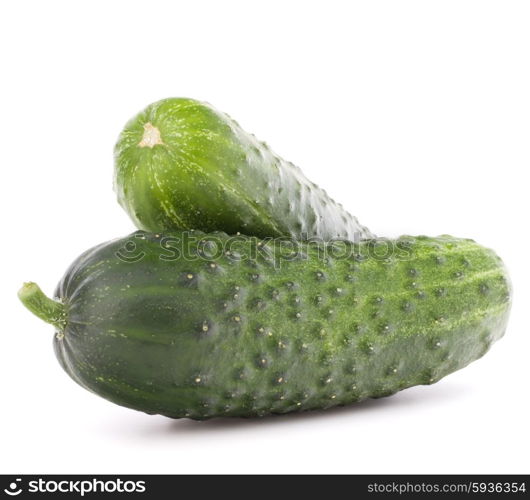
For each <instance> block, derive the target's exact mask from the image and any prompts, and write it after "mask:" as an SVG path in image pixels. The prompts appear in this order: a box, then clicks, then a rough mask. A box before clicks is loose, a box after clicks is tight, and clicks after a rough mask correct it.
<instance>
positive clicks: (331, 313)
mask: <svg viewBox="0 0 530 500" xmlns="http://www.w3.org/2000/svg"><path fill="white" fill-rule="evenodd" d="M510 294H511V287H510V283H509V280H508V276H507V273H506V270H505V268H504V266H503V264H502V262H501V261H500V259H499V257H497V256H496V255H495V254H494V253H493V252H492V251H491V250H488V249H485V248H483V247H481V246H479V245H478V244H476V243H474V242H473V241H471V240H463V239H457V238H452V237H450V236H442V237H438V238H428V237H408V236H407V237H401V238H399V239H397V240H393V241H392V240H373V241H366V242H360V243H350V242H333V243H329V244H323V243H320V244H316V243H308V242H295V241H292V242H291V243H290V244H289V245H285V242H283V244H282V243H281V242H278V241H277V240H275V241H270V240H269V241H263V240H258V239H256V238H252V237H245V236H239V237H237V238H234V237H228V236H227V235H226V234H224V233H211V234H204V233H201V232H197V231H191V232H188V231H180V232H174V233H172V234H168V235H160V234H151V233H145V232H143V231H139V232H136V233H133V234H132V235H130V236H128V237H126V238H123V239H118V240H114V241H111V242H108V243H104V244H102V245H100V246H97V247H95V248H94V249H92V250H89V251H88V252H86V253H84V254H83V255H81V256H80V257H79V258H78V259H77V260H76V261H75V262H74V263H73V264H72V265H71V267H70V268H69V270H68V271H67V272H66V274H65V275H64V277H63V279H62V280H61V282H60V283H59V285H58V288H57V290H56V292H55V300H52V299H50V298H47V297H45V296H44V294H43V293H42V291H41V290H40V289H39V287H38V286H37V285H35V284H34V283H27V284H25V285H24V286H23V288H22V289H21V291H20V292H19V296H20V298H21V300H22V302H23V303H24V304H25V305H26V306H27V307H28V308H29V309H30V310H31V311H33V312H34V313H35V314H37V315H38V316H39V317H41V318H43V319H44V320H46V321H47V322H49V323H51V324H52V325H54V326H55V328H56V334H55V337H54V346H55V352H56V355H57V357H58V359H59V362H60V363H61V365H62V367H63V368H64V369H65V370H66V372H67V373H68V374H69V375H70V376H71V377H72V378H73V379H74V380H75V381H76V382H78V383H79V384H80V385H82V386H83V387H85V388H87V389H89V390H91V391H93V392H94V393H96V394H99V395H100V396H103V397H104V398H107V399H108V400H110V401H113V402H114V403H117V404H119V405H123V406H126V407H129V408H134V409H136V410H141V411H144V412H146V413H150V414H155V413H156V414H162V415H166V416H168V417H172V418H181V417H189V418H192V419H206V418H210V417H218V416H234V417H250V416H262V415H266V414H272V413H286V412H292V411H302V410H312V409H321V408H328V407H331V406H335V405H345V404H349V403H352V402H355V401H360V400H362V399H365V398H376V397H382V396H387V395H390V394H393V393H395V392H396V391H399V390H401V389H405V388H407V387H411V386H414V385H417V384H432V383H433V382H436V381H438V380H439V379H441V378H442V377H444V376H446V375H447V374H449V373H451V372H454V371H455V370H458V369H460V368H462V367H464V366H466V365H467V364H468V363H470V362H471V361H473V360H475V359H478V358H480V357H481V356H482V355H483V354H485V353H486V351H487V350H488V349H489V347H490V346H491V344H492V343H493V342H494V341H496V340H497V339H499V338H500V337H501V336H502V335H503V334H504V331H505V327H506V322H507V319H508V313H509V309H510Z"/></svg>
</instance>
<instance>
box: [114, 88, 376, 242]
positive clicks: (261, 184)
mask: <svg viewBox="0 0 530 500" xmlns="http://www.w3.org/2000/svg"><path fill="white" fill-rule="evenodd" d="M148 123H150V124H151V125H153V126H155V127H157V128H158V129H159V131H160V135H161V139H162V142H163V143H164V144H157V145H155V146H154V147H152V148H151V147H140V145H139V143H140V142H141V141H142V137H143V134H144V126H145V125H146V124H148ZM114 186H115V191H116V193H117V196H118V201H119V203H120V205H121V206H122V207H123V208H124V209H125V211H126V212H127V213H128V214H129V216H130V217H131V218H132V220H133V222H134V223H135V225H136V226H137V227H138V228H139V229H144V230H147V231H152V232H164V231H168V230H175V229H198V230H202V231H217V230H221V231H224V232H226V233H228V234H236V233H238V232H241V233H243V234H247V235H249V236H257V237H260V238H267V237H279V236H285V237H292V238H296V239H311V238H318V239H323V240H325V241H327V240H331V239H348V240H351V241H358V240H360V239H367V238H371V237H373V235H372V234H371V233H370V231H368V229H366V228H365V227H364V226H361V225H360V224H359V222H358V221H357V219H356V218H355V217H353V216H352V215H350V214H349V213H348V212H346V210H344V208H343V207H342V205H340V204H338V203H336V202H335V201H334V200H332V199H331V198H330V197H329V196H328V195H327V194H326V192H325V191H323V190H322V189H320V188H319V187H318V186H316V185H315V184H313V183H312V182H310V181H309V180H308V179H307V178H306V177H305V176H304V174H303V173H302V172H301V170H300V169H299V168H298V167H295V166H294V165H293V164H292V163H290V162H287V161H285V160H283V159H281V158H280V157H278V156H277V155H275V154H274V153H273V152H272V151H271V150H270V149H269V147H268V146H267V145H266V144H265V143H263V142H260V141H258V140H257V139H256V138H255V137H254V136H253V135H251V134H248V133H247V132H245V131H244V130H243V129H242V128H241V127H240V126H239V125H238V124H237V123H236V122H235V121H234V120H232V119H231V118H230V117H229V116H227V115H226V114H224V113H221V112H219V111H217V110H216V109H215V108H213V107H212V106H211V105H210V104H208V103H203V102H199V101H196V100H193V99H185V98H170V99H164V100H162V101H158V102H155V103H153V104H151V105H149V106H148V107H147V108H146V109H145V110H143V111H142V112H140V113H139V114H138V115H137V116H136V117H134V118H133V119H132V120H130V121H129V122H128V123H127V125H126V126H125V129H124V130H123V132H122V133H121V135H120V137H119V140H118V142H117V144H116V147H115V177H114Z"/></svg>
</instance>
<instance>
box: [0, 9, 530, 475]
mask: <svg viewBox="0 0 530 500" xmlns="http://www.w3.org/2000/svg"><path fill="white" fill-rule="evenodd" d="M529 26H530V4H529V3H528V2H524V1H500V0H499V1H487V0H480V1H465V0H458V1H451V0H444V1H425V0H420V1H362V2H359V1H343V2H339V1H332V0H326V1H321V2H311V1H307V0H306V1H300V2H297V1H286V0H282V1H273V0H268V1H266V2H265V1H263V2H256V1H254V2H252V1H251V2H249V1H246V2H243V1H240V2H236V1H227V0H225V1H221V2H220V1H208V2H207V1H194V2H191V1H186V2H183V1H167V2H164V1H156V0H149V1H145V0H144V1H141V2H140V1H131V0H127V1H94V0H92V1H90V2H88V1H85V2H71V1H54V0H48V1H46V2H42V1H33V2H30V1H24V0H22V1H17V2H3V3H2V7H1V9H0V50H1V62H0V64H1V68H2V70H1V73H2V76H1V80H0V85H1V89H2V90H1V94H0V100H1V103H0V104H1V106H0V109H1V117H0V141H1V150H0V158H1V175H2V192H1V196H0V203H1V210H0V214H1V216H2V225H3V231H2V244H1V246H0V252H1V253H2V255H1V260H0V262H1V268H2V274H1V280H0V289H1V297H0V304H1V311H2V312H1V320H2V331H1V334H0V384H1V386H0V389H1V399H2V403H1V405H2V406H1V412H0V419H1V423H0V448H1V451H0V472H4V473H8V472H9V473H30V472H31V473H51V472H55V473H66V472H70V473H73V472H79V473H96V472H99V473H103V472H107V473H136V472H138V473H139V472H150V473H185V472H191V473H228V472H230V473H471V472H474V473H493V472H497V473H510V472H513V473H516V472H517V473H523V472H525V473H528V472H530V470H529V461H528V449H529V448H530V440H529V431H528V422H529V421H530V412H529V399H528V394H529V389H528V387H529V373H530V368H529V362H528V359H529V353H530V340H529V339H530V336H529V331H528V323H529V321H528V304H529V302H530V293H529V288H530V287H529V283H530V273H529V267H530V266H529V257H528V248H529V244H530V241H529V237H528V214H529V210H528V205H529V204H528V197H529V196H528V191H529V182H528V169H529V167H530V144H529V137H530V29H529ZM169 96H186V97H194V98H197V99H204V100H208V101H209V102H211V103H213V104H214V105H215V106H216V107H218V108H219V109H221V110H223V111H226V112H228V113H229V114H231V115H232V116H233V117H235V118H236V119H237V120H238V121H239V122H240V124H241V125H242V126H243V127H244V128H245V129H246V130H248V131H250V132H254V133H255V134H256V135H257V136H258V137H259V138H261V139H263V140H266V141H267V142H268V143H269V144H270V145H271V146H272V148H273V149H274V150H275V151H276V152H277V153H279V154H280V155H282V156H284V157H285V158H287V159H289V160H291V161H293V162H294V163H296V164H298V165H300V166H301V167H302V168H303V170H304V172H305V173H306V175H307V176H308V177H309V178H310V179H311V180H313V181H315V182H317V183H318V184H320V185H321V186H322V187H324V188H325V189H327V190H328V192H329V193H330V194H331V195H332V196H333V197H334V198H335V199H337V200H339V201H341V202H343V204H344V205H345V206H346V208H348V209H349V210H350V211H351V212H352V213H354V214H355V215H357V216H358V217H359V219H360V220H361V221H362V222H363V223H364V224H366V225H368V226H369V227H370V228H371V229H372V230H373V231H374V232H376V233H377V234H380V235H388V236H392V235H398V234H401V233H409V234H429V235H438V234H441V233H450V234H453V235H455V236H463V237H472V238H475V239H476V240H477V241H479V242H480V243H482V244H484V245H487V246H490V247H493V248H495V250H496V251H497V252H498V253H499V254H500V255H501V256H502V257H503V258H504V260H505V261H506V263H507V265H508V267H509V269H510V272H511V276H512V279H513V283H514V289H515V299H514V306H513V313H512V318H511V322H510V325H509V328H508V332H507V334H506V337H505V338H504V339H502V340H501V341H500V342H499V343H498V344H496V345H495V346H494V347H493V349H492V350H491V352H490V353H488V354H487V355H486V356H485V357H484V358H483V359H481V360H479V361H477V362H476V363H474V364H472V365H471V366H469V367H467V368H466V369H464V370H462V371H460V372H457V373H455V374H452V375H450V376H448V377H447V378H446V379H444V380H442V381H441V382H439V383H437V384H435V385H433V386H430V387H417V388H413V389H409V390H406V391H404V392H402V393H400V394H398V395H395V396H393V397H390V398H386V399H382V400H374V401H368V402H365V403H361V404H358V405H354V406H351V407H348V408H343V409H337V410H331V411H326V412H314V413H309V414H303V415H291V416H285V417H273V418H267V419H263V420H246V421H245V420H232V421H230V420H213V421H209V422H203V423H197V422H192V421H186V420H182V421H172V420H169V419H166V418H163V417H150V416H147V415H144V414H142V413H137V412H134V411H132V410H128V409H125V408H120V407H118V406H114V405H112V404H111V403H108V402H106V401H105V400H103V399H100V398H97V397H96V396H94V395H92V394H90V393H89V392H87V391H85V390H83V389H81V388H80V387H78V386H76V384H75V383H74V382H73V381H71V380H70V379H69V378H68V377H67V376H66V374H65V373H63V372H62V370H61V368H60V366H59V365H58V363H57V362H56V360H55V357H54V354H53V351H52V345H51V342H52V334H53V330H52V328H51V327H50V326H48V325H46V324H44V323H43V322H41V321H40V320H38V319H37V318H35V317H34V316H32V315H31V314H29V313H28V312H27V311H26V310H25V309H24V308H23V307H22V305H21V304H20V303H18V300H17V298H16V292H17V290H18V288H19V286H20V285H21V283H22V282H23V281H25V280H34V281H36V282H38V283H39V284H40V285H41V286H42V287H43V289H44V290H45V291H46V292H47V293H51V292H52V291H53V288H54V287H55V284H56V283H57V281H58V280H59V279H60V277H61V276H62V273H63V272H64V271H65V269H66V267H67V265H68V264H69V263H70V262H71V261H72V260H73V259H74V258H75V257H76V256H77V255H78V254H79V253H81V252H82V251H83V250H85V249H86V248H88V247H90V246H93V245H94V244H96V243H99V242H101V241H105V240H107V239H110V238H114V237H117V236H122V235H126V234H128V233H129V232H131V231H132V230H133V226H132V223H131V222H130V221H129V219H128V217H127V216H126V214H125V213H124V212H123V211H122V210H121V208H120V207H119V206H118V204H117V203H116V201H115V196H114V193H113V191H112V169H113V159H112V149H113V145H114V142H115V139H116V137H117V135H118V133H119V132H120V130H121V128H122V126H123V125H124V123H125V121H126V120H127V119H128V118H129V117H130V116H132V115H134V114H135V113H136V112H137V111H139V110H140V109H141V108H143V107H144V106H146V105H147V104H149V103H150V102H152V101H155V100H158V99H160V98H163V97H169Z"/></svg>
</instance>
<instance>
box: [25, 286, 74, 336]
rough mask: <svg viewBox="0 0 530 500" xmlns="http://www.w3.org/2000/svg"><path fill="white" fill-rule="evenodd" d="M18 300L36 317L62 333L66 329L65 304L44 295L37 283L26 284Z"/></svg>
mask: <svg viewBox="0 0 530 500" xmlns="http://www.w3.org/2000/svg"><path fill="white" fill-rule="evenodd" d="M18 298H19V299H20V300H21V301H22V303H23V304H24V305H25V306H26V307H27V308H28V309H29V310H30V311H31V312H32V313H33V314H35V316H38V317H39V318H40V319H42V320H44V321H46V323H50V324H51V325H53V326H55V327H56V328H57V329H58V330H60V331H62V330H64V328H65V327H66V311H65V308H64V304H62V303H61V302H57V301H56V300H52V299H50V298H49V297H47V296H46V295H44V292H43V291H42V290H41V289H40V287H39V285H37V283H32V282H28V283H24V285H23V286H22V288H21V289H20V290H19V291H18Z"/></svg>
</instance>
